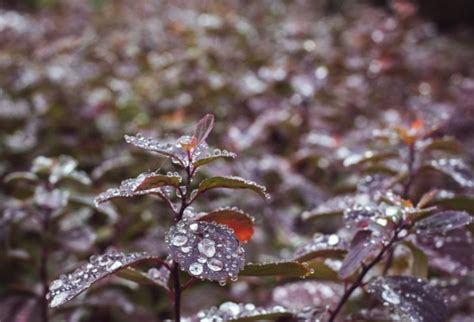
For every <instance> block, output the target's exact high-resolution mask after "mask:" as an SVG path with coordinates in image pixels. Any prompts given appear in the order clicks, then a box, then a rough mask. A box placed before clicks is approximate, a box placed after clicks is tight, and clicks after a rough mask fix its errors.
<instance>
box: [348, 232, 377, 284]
mask: <svg viewBox="0 0 474 322" xmlns="http://www.w3.org/2000/svg"><path fill="white" fill-rule="evenodd" d="M380 247H381V245H380V243H378V242H376V241H375V240H374V239H373V238H372V232H370V231H368V230H360V231H358V232H357V233H356V235H355V236H354V239H353V240H352V243H351V246H350V248H349V252H348V253H347V255H346V257H345V258H344V261H343V262H342V265H341V268H340V269H339V277H340V278H342V279H346V278H349V277H350V276H351V275H352V274H353V273H354V272H355V271H357V270H358V269H359V268H360V267H361V265H362V263H363V262H364V260H366V259H367V258H369V257H371V256H373V255H374V254H375V253H376V252H377V251H378V250H379V248H380Z"/></svg>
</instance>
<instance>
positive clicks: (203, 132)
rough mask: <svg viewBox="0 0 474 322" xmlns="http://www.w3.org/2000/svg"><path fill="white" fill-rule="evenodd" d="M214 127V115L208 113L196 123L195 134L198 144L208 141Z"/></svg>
mask: <svg viewBox="0 0 474 322" xmlns="http://www.w3.org/2000/svg"><path fill="white" fill-rule="evenodd" d="M213 127H214V115H212V114H207V115H206V116H204V117H203V118H202V119H201V120H200V121H199V122H198V124H197V125H196V129H195V130H194V134H193V136H194V137H195V138H196V139H197V144H201V142H204V141H206V139H207V137H208V136H209V134H210V133H211V131H212V129H213Z"/></svg>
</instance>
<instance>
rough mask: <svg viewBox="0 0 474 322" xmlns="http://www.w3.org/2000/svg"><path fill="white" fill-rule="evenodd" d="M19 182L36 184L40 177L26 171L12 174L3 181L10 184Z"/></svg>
mask: <svg viewBox="0 0 474 322" xmlns="http://www.w3.org/2000/svg"><path fill="white" fill-rule="evenodd" d="M17 180H25V181H30V182H36V181H37V180H38V176H37V175H36V174H34V173H31V172H26V171H18V172H12V173H9V174H8V175H6V176H5V178H4V179H3V182H5V183H10V182H12V181H17Z"/></svg>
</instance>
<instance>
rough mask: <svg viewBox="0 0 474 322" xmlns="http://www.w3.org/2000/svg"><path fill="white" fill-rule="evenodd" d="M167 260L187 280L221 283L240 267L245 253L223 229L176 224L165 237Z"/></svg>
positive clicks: (234, 238)
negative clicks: (188, 276) (190, 277)
mask: <svg viewBox="0 0 474 322" xmlns="http://www.w3.org/2000/svg"><path fill="white" fill-rule="evenodd" d="M166 242H167V243H168V245H169V248H170V255H171V258H172V259H173V260H174V261H175V262H177V263H179V264H180V267H181V269H182V270H184V271H186V272H187V273H189V274H190V275H191V276H194V277H197V278H200V279H207V280H210V281H219V282H222V283H225V281H226V280H227V279H228V278H236V277H237V276H238V274H239V271H240V270H242V269H243V267H244V261H245V252H244V249H243V248H242V246H241V245H240V242H239V240H238V239H237V237H236V236H235V235H234V233H233V232H232V230H230V229H229V228H228V227H227V226H224V225H219V224H216V223H213V222H204V221H203V222H193V223H189V222H187V221H180V222H179V223H178V224H177V225H176V226H173V227H171V229H170V231H169V232H168V234H167V236H166Z"/></svg>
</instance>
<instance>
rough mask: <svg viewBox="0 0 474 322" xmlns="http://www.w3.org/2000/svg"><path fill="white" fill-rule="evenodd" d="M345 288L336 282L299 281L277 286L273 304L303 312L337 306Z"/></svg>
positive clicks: (274, 290)
mask: <svg viewBox="0 0 474 322" xmlns="http://www.w3.org/2000/svg"><path fill="white" fill-rule="evenodd" d="M342 293H343V286H342V285H341V284H339V283H334V282H323V281H297V282H292V283H287V284H284V285H281V286H277V287H275V288H274V289H273V291H272V299H273V302H274V303H276V304H279V305H282V306H283V307H289V308H292V309H293V310H296V311H301V310H303V309H305V308H306V307H308V306H310V307H324V306H326V305H329V306H335V305H337V303H338V301H339V298H340V297H341V296H342Z"/></svg>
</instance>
